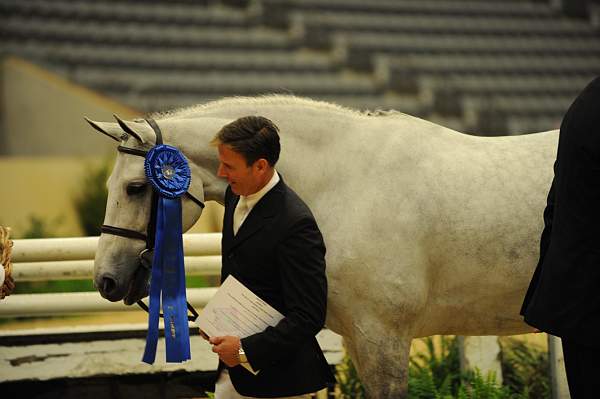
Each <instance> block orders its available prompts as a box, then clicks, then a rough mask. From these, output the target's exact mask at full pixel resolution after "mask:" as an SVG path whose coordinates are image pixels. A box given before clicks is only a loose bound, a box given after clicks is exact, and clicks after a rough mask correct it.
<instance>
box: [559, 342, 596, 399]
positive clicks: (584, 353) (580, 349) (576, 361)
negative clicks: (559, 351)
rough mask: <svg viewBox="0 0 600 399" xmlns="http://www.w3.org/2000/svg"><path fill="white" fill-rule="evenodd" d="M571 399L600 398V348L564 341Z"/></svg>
mask: <svg viewBox="0 0 600 399" xmlns="http://www.w3.org/2000/svg"><path fill="white" fill-rule="evenodd" d="M562 347H563V354H564V357H565V369H566V371H567V381H568V382H569V391H570V393H571V399H597V398H600V347H597V348H596V347H590V346H584V345H581V344H578V343H576V342H574V341H572V340H569V339H564V338H563V340H562Z"/></svg>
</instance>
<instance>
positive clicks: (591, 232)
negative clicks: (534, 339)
mask: <svg viewBox="0 0 600 399" xmlns="http://www.w3.org/2000/svg"><path fill="white" fill-rule="evenodd" d="M544 223H545V227H544V230H543V232H542V237H541V242H540V259H539V263H538V265H537V268H536V270H535V273H534V275H533V278H532V281H531V284H530V286H529V289H528V291H527V294H526V296H525V300H524V302H523V307H522V309H521V314H522V315H524V316H525V322H527V323H528V324H530V325H531V326H533V327H536V328H537V329H539V330H541V331H545V332H547V333H549V334H552V335H555V336H559V337H561V338H562V343H563V352H564V357H565V367H566V371H567V379H568V382H569V390H570V392H571V397H572V398H573V399H580V398H598V397H600V378H598V376H599V375H600V340H599V339H598V338H599V333H600V77H598V78H596V79H595V80H593V81H592V82H591V83H590V84H589V85H588V86H587V87H586V88H585V89H584V90H583V92H582V93H581V94H580V95H579V96H578V97H577V98H576V99H575V101H574V102H573V104H572V105H571V107H570V108H569V110H568V111H567V113H566V114H565V116H564V118H563V121H562V124H561V126H560V136H559V142H558V154H557V157H556V162H555V164H554V179H553V181H552V185H551V187H550V192H549V194H548V200H547V206H546V209H545V210H544Z"/></svg>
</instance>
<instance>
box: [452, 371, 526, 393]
mask: <svg viewBox="0 0 600 399" xmlns="http://www.w3.org/2000/svg"><path fill="white" fill-rule="evenodd" d="M456 398H457V399H527V396H522V395H521V394H518V393H512V392H511V390H510V388H509V387H506V386H504V387H501V386H500V385H498V383H497V382H496V375H495V374H494V373H493V372H490V373H488V374H487V376H485V377H483V376H482V375H481V373H480V372H479V370H477V369H476V370H475V371H472V372H469V373H466V374H465V375H464V376H463V383H462V384H461V385H460V386H459V387H458V392H457V394H456Z"/></svg>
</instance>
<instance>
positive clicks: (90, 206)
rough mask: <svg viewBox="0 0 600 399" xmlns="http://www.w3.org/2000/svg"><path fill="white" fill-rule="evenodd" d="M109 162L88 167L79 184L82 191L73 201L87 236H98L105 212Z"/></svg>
mask: <svg viewBox="0 0 600 399" xmlns="http://www.w3.org/2000/svg"><path fill="white" fill-rule="evenodd" d="M110 169H111V162H109V161H104V162H103V163H102V164H101V165H100V166H98V167H96V168H94V167H91V166H88V167H87V168H86V171H85V175H84V177H83V180H82V182H81V187H82V191H81V193H80V195H79V196H77V197H76V198H75V199H74V205H75V210H76V211H77V216H78V218H79V224H80V226H81V228H82V229H83V231H84V233H85V235H87V236H99V235H100V226H101V225H102V221H103V220H104V213H105V212H106V201H107V199H108V189H107V188H106V181H107V180H108V177H109V175H110Z"/></svg>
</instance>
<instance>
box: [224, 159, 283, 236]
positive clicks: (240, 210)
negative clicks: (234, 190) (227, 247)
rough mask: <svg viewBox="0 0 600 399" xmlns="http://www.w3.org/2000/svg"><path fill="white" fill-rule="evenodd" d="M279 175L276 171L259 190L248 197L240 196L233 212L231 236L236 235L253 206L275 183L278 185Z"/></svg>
mask: <svg viewBox="0 0 600 399" xmlns="http://www.w3.org/2000/svg"><path fill="white" fill-rule="evenodd" d="M279 180H281V179H280V178H279V174H278V173H277V171H275V173H273V177H271V180H269V182H268V183H267V184H266V185H265V186H264V187H263V188H261V189H260V190H258V191H257V192H255V193H254V194H250V195H240V200H239V201H238V203H237V205H236V207H235V211H234V212H233V235H236V234H237V232H238V230H239V229H240V227H241V226H242V224H243V223H244V220H246V218H247V217H248V215H249V214H250V212H251V211H252V208H254V205H256V204H257V203H258V201H260V199H261V198H262V197H264V196H265V194H266V193H268V192H269V190H271V189H272V188H273V187H275V185H277V183H279Z"/></svg>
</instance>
